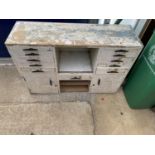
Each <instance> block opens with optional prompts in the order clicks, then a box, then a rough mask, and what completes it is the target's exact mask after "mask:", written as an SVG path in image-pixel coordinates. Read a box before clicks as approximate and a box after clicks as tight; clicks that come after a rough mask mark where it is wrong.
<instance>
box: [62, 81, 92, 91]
mask: <svg viewBox="0 0 155 155" xmlns="http://www.w3.org/2000/svg"><path fill="white" fill-rule="evenodd" d="M89 85H90V81H87V80H83V81H81V80H80V81H72V80H67V81H63V80H62V81H60V92H88V91H89Z"/></svg>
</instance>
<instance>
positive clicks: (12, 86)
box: [0, 65, 155, 134]
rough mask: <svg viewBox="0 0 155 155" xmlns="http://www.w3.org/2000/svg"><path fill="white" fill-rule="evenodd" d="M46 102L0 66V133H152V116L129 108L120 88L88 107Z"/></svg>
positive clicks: (15, 74) (154, 126) (10, 70)
mask: <svg viewBox="0 0 155 155" xmlns="http://www.w3.org/2000/svg"><path fill="white" fill-rule="evenodd" d="M50 99H51V96H49V95H45V96H39V97H38V98H34V97H33V96H32V95H30V94H29V91H28V89H27V88H26V86H25V84H24V81H23V80H22V79H21V78H20V76H19V74H18V72H17V71H16V69H15V67H14V66H11V65H10V66H1V67H0V134H155V113H153V112H152V111H150V110H149V109H146V110H132V109H130V108H129V107H128V105H127V103H126V100H125V97H124V94H123V92H122V90H121V89H120V90H119V91H118V92H117V93H116V94H103V95H97V96H96V99H95V100H94V101H93V102H92V104H91V105H90V104H88V103H87V102H68V103H67V102H63V103H51V102H50ZM43 101H45V102H43Z"/></svg>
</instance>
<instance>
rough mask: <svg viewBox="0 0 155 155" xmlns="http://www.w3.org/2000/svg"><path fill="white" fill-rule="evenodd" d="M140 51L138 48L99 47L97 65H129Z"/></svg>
mask: <svg viewBox="0 0 155 155" xmlns="http://www.w3.org/2000/svg"><path fill="white" fill-rule="evenodd" d="M139 53H140V49H131V48H101V49H100V50H99V55H98V58H97V59H98V64H97V66H104V67H111V66H120V67H129V68H131V66H132V65H133V63H134V62H135V60H136V58H137V57H138V55H139Z"/></svg>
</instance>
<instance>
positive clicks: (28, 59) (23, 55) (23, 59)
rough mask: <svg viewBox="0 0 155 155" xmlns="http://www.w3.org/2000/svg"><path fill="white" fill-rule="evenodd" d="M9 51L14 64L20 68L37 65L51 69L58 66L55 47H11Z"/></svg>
mask: <svg viewBox="0 0 155 155" xmlns="http://www.w3.org/2000/svg"><path fill="white" fill-rule="evenodd" d="M8 50H9V53H10V54H11V56H12V59H13V61H14V63H15V64H16V65H17V66H20V67H29V66H30V65H32V64H34V65H35V64H36V65H42V66H44V67H47V68H50V67H55V65H56V63H55V48H54V47H48V46H47V47H38V46H37V47H36V46H35V47H33V46H31V47H26V46H9V47H8Z"/></svg>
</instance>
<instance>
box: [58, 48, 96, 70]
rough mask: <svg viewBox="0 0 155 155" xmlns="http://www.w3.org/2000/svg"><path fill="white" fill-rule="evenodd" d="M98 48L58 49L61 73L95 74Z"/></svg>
mask: <svg viewBox="0 0 155 155" xmlns="http://www.w3.org/2000/svg"><path fill="white" fill-rule="evenodd" d="M97 54H98V49H97V48H79V47H68V48H66V47H57V48H56V56H57V65H58V71H59V72H60V73H67V72H68V73H72V72H77V73H81V72H88V73H90V72H93V70H94V65H95V62H96V59H97Z"/></svg>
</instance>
